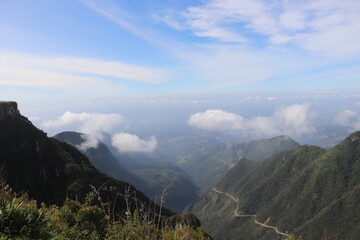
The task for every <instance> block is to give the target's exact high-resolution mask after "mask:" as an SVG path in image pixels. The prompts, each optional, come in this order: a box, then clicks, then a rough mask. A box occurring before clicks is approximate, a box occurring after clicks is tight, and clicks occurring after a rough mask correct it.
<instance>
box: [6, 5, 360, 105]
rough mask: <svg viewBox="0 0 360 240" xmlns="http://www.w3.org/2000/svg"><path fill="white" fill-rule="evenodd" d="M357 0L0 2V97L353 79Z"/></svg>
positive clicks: (308, 85)
mask: <svg viewBox="0 0 360 240" xmlns="http://www.w3.org/2000/svg"><path fill="white" fill-rule="evenodd" d="M359 39H360V2H359V1H358V0H344V1H335V0H311V1H306V0H299V1H288V0H266V1H265V0H203V1H194V0H182V1H175V0H136V1H129V0H127V1H125V0H101V1H100V0H61V1H50V0H32V1H28V0H1V1H0V63H1V64H0V96H1V98H3V99H4V100H6V99H13V100H17V101H20V102H24V101H39V102H40V101H44V100H45V101H47V102H51V101H54V102H58V101H62V100H64V99H81V98H83V99H97V98H109V97H110V98H116V97H120V96H131V95H157V94H178V93H187V94H188V93H216V92H222V93H224V92H225V93H226V92H236V91H240V92H241V91H264V90H283V91H287V90H304V89H318V90H319V89H320V90H321V89H358V88H359V86H360V81H359V80H360V41H359Z"/></svg>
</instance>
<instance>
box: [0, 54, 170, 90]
mask: <svg viewBox="0 0 360 240" xmlns="http://www.w3.org/2000/svg"><path fill="white" fill-rule="evenodd" d="M166 78H167V73H166V71H164V70H161V69H156V68H150V67H144V66H138V65H132V64H127V63H123V62H120V61H104V60H100V59H92V58H81V57H73V56H68V57H49V56H38V55H32V54H25V53H19V52H4V51H2V52H0V85H3V86H9V87H30V88H34V89H42V90H50V91H54V92H59V93H60V94H64V93H67V94H70V95H74V94H75V95H77V96H84V95H85V96H91V95H92V94H96V95H97V96H99V95H100V96H111V95H116V94H119V93H120V92H122V91H123V89H124V88H125V83H124V81H137V82H142V83H145V84H158V83H160V82H163V81H165V79H166Z"/></svg>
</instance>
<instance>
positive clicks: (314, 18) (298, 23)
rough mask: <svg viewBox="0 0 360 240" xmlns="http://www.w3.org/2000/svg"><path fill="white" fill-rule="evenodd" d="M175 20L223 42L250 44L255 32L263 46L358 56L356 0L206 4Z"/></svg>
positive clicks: (218, 0) (359, 10)
mask: <svg viewBox="0 0 360 240" xmlns="http://www.w3.org/2000/svg"><path fill="white" fill-rule="evenodd" d="M167 18H168V19H169V17H167ZM176 19H177V22H176V24H174V23H175V20H174V19H172V21H171V23H172V24H171V25H170V26H178V25H180V24H181V25H182V26H183V27H182V28H185V29H189V30H191V31H192V32H193V34H194V35H196V36H202V37H209V38H214V39H218V40H220V41H223V42H239V43H243V42H250V43H251V42H253V41H254V40H255V39H256V37H255V39H254V34H258V35H259V36H263V37H266V38H267V39H268V42H267V44H268V45H278V44H285V43H291V44H294V45H296V46H298V47H299V48H301V49H303V50H305V51H309V52H311V53H314V54H321V55H326V56H359V54H360V43H359V41H357V39H359V38H360V4H359V3H358V1H357V0H345V1H335V0H329V1H324V0H314V1H306V0H302V1H282V2H279V1H276V0H271V1H265V0H241V1H238V0H207V1H204V2H203V3H202V4H200V5H198V6H192V7H188V8H187V9H186V10H185V11H183V12H181V13H179V14H178V17H177V18H176ZM164 22H165V23H166V21H164ZM178 29H181V28H179V27H178Z"/></svg>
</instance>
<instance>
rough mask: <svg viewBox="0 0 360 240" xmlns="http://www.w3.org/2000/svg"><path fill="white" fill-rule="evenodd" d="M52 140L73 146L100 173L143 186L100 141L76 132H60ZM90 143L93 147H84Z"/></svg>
mask: <svg viewBox="0 0 360 240" xmlns="http://www.w3.org/2000/svg"><path fill="white" fill-rule="evenodd" d="M53 138H55V139H56V140H58V141H60V142H66V143H68V144H70V145H73V146H75V147H76V148H77V149H78V150H79V151H80V152H82V153H84V154H85V155H86V156H87V157H88V158H89V160H90V162H91V164H92V165H93V166H94V167H95V168H96V169H97V170H99V171H100V172H102V173H105V174H106V175H108V176H111V177H114V178H117V179H122V180H125V181H128V182H130V183H132V184H133V185H135V186H136V185H141V184H143V183H142V182H141V180H140V179H138V178H137V177H136V176H135V175H134V174H132V173H131V172H130V171H128V170H127V169H126V168H124V167H123V166H122V165H121V164H120V162H119V161H118V160H117V159H116V158H115V157H114V156H113V154H112V153H111V152H110V150H109V149H108V147H107V146H106V145H105V144H103V143H102V142H101V141H100V140H98V139H96V138H94V137H92V136H89V135H87V134H83V133H78V132H62V133H59V134H57V135H55V136H54V137H53ZM91 141H95V145H94V146H86V145H85V143H87V142H91Z"/></svg>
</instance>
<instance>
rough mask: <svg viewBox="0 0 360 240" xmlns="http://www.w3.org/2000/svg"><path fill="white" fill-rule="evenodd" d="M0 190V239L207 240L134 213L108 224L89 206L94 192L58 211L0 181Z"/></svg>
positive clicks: (101, 213)
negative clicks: (17, 192)
mask: <svg viewBox="0 0 360 240" xmlns="http://www.w3.org/2000/svg"><path fill="white" fill-rule="evenodd" d="M0 187H1V188H0V240H24V239H39V240H105V239H107V240H142V239H149V240H160V239H163V240H172V239H174V240H180V239H189V240H197V239H198V240H204V239H207V238H205V237H204V236H205V233H204V231H203V229H202V228H196V229H193V228H191V227H189V226H187V225H185V226H180V228H172V227H171V226H164V227H163V228H158V227H157V226H156V224H155V219H152V220H151V219H149V218H148V216H149V215H148V214H147V215H146V214H144V213H142V214H143V216H140V215H139V214H140V213H139V211H137V210H136V211H134V212H133V213H132V214H131V213H130V212H126V214H125V215H124V216H123V218H122V220H121V221H118V222H112V221H110V222H108V221H107V216H106V215H105V213H104V211H103V210H102V209H101V208H99V207H97V206H94V205H91V203H92V201H93V198H94V197H95V193H89V194H88V195H87V197H86V202H85V203H80V202H78V201H74V200H69V199H67V200H66V201H65V203H64V205H63V206H62V207H60V208H59V207H56V206H50V207H46V206H45V205H42V206H41V207H38V206H37V205H36V202H35V201H30V200H29V199H28V198H27V196H26V195H22V196H17V195H16V194H14V193H12V191H11V189H10V188H9V187H8V186H7V185H5V184H4V182H3V181H2V180H1V178H0ZM188 217H189V216H185V215H184V216H183V218H188Z"/></svg>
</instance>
